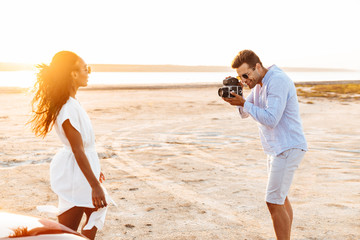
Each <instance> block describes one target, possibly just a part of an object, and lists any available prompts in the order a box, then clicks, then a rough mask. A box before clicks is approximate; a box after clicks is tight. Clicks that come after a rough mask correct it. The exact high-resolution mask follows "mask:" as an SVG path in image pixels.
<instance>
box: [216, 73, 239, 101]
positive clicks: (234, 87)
mask: <svg viewBox="0 0 360 240" xmlns="http://www.w3.org/2000/svg"><path fill="white" fill-rule="evenodd" d="M223 84H224V86H223V87H221V88H219V90H218V94H219V96H220V97H224V98H233V97H234V96H233V95H231V94H230V93H231V92H234V93H236V94H238V95H240V96H242V87H241V86H240V85H239V80H238V79H237V78H234V77H229V78H225V79H224V80H223Z"/></svg>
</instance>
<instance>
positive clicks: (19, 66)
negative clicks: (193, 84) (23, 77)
mask: <svg viewBox="0 0 360 240" xmlns="http://www.w3.org/2000/svg"><path fill="white" fill-rule="evenodd" d="M89 65H90V66H91V68H92V71H93V72H232V71H234V69H232V68H231V67H230V66H186V65H132V64H89ZM35 66H36V65H34V64H23V63H2V62H0V71H33V70H34V69H35ZM281 68H282V69H283V70H284V71H286V72H356V70H351V69H340V68H307V67H281Z"/></svg>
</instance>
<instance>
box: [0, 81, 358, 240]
mask: <svg viewBox="0 0 360 240" xmlns="http://www.w3.org/2000/svg"><path fill="white" fill-rule="evenodd" d="M77 99H78V100H79V101H80V103H81V105H82V106H83V107H84V108H85V109H86V111H87V112H88V115H89V116H90V118H91V120H92V124H93V128H94V132H95V135H96V144H97V151H98V153H99V157H100V159H101V165H102V169H103V172H104V174H105V177H106V182H105V183H104V186H105V187H106V188H107V189H108V192H109V193H110V194H111V196H112V198H113V199H114V200H115V202H116V203H117V204H118V207H115V206H110V208H109V211H108V215H107V220H106V222H105V226H104V228H103V229H102V230H101V231H100V232H99V233H98V235H97V236H98V237H97V239H105V240H108V239H109V240H112V239H126V240H130V239H137V240H152V239H154V240H195V239H196V240H208V239H209V240H215V239H222V240H223V239H224V240H230V239H234V240H235V239H237V240H238V239H250V240H253V239H255V240H256V239H259V240H260V239H275V234H274V232H273V228H272V222H271V218H270V215H269V213H268V210H267V207H266V204H265V201H264V194H265V187H266V179H267V174H266V156H265V154H264V153H263V151H262V147H261V143H260V139H259V136H258V128H257V125H256V123H255V121H254V120H253V119H251V118H248V119H244V120H242V119H241V118H240V117H239V115H238V112H237V110H236V108H235V107H232V106H230V105H228V104H226V103H225V102H223V101H222V100H221V99H220V98H219V97H218V96H217V88H216V87H213V86H212V87H198V88H176V89H140V90H121V89H118V90H86V91H85V90H80V91H79V92H78V94H77ZM0 100H1V108H0V139H1V141H0V178H1V181H0V196H1V197H0V210H7V211H11V212H16V213H21V214H27V215H33V216H39V217H47V218H50V219H54V220H55V219H56V217H55V216H54V215H49V214H45V213H40V212H38V211H37V209H36V206H38V205H55V206H56V205H57V196H56V195H55V194H54V193H53V192H52V191H51V189H50V183H49V164H50V161H51V158H52V157H53V156H54V154H55V153H56V152H57V150H58V149H59V148H61V143H60V140H59V139H58V138H57V136H56V133H55V131H53V132H51V133H50V134H49V135H48V136H47V137H46V138H45V140H44V139H41V138H36V137H35V136H34V135H33V133H31V131H30V129H29V127H28V126H26V125H25V123H26V121H27V120H28V119H29V114H30V111H31V107H30V100H31V95H30V94H28V93H25V92H19V91H14V92H11V91H10V92H9V91H7V92H6V91H3V92H2V93H1V94H0ZM299 101H300V112H301V116H302V121H303V127H304V131H305V135H306V138H307V141H308V145H309V151H308V152H307V154H306V155H305V158H304V160H303V161H302V163H301V165H300V168H299V169H298V170H297V172H296V174H295V178H294V182H293V185H292V188H291V191H290V195H289V198H290V200H291V202H292V205H293V210H294V216H295V217H294V222H293V227H292V239H297V240H303V239H312V240H313V239H341V240H352V239H360V148H359V146H360V145H359V143H360V124H359V119H360V102H359V101H358V100H347V101H340V100H336V99H333V100H329V99H325V98H314V99H306V98H304V97H300V98H299Z"/></svg>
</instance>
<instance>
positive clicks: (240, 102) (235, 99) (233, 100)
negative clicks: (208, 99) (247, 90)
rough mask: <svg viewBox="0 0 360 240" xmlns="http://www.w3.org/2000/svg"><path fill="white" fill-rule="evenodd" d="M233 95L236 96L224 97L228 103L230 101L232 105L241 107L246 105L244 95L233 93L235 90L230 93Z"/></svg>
mask: <svg viewBox="0 0 360 240" xmlns="http://www.w3.org/2000/svg"><path fill="white" fill-rule="evenodd" d="M230 94H231V95H233V96H235V97H233V98H224V97H223V98H222V99H223V100H224V101H225V102H228V103H230V104H231V105H233V106H241V107H243V106H244V103H245V99H244V98H243V97H242V96H240V95H238V94H236V93H233V92H231V93H230Z"/></svg>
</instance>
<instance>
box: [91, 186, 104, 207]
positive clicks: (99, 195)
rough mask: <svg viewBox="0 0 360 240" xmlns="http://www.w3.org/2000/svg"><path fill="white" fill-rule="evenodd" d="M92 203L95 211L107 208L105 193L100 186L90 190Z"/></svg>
mask: <svg viewBox="0 0 360 240" xmlns="http://www.w3.org/2000/svg"><path fill="white" fill-rule="evenodd" d="M92 202H93V205H94V207H95V208H96V209H98V208H103V207H106V206H107V202H106V198H105V193H104V190H103V189H102V187H101V185H100V184H97V185H96V186H95V187H93V188H92Z"/></svg>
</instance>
